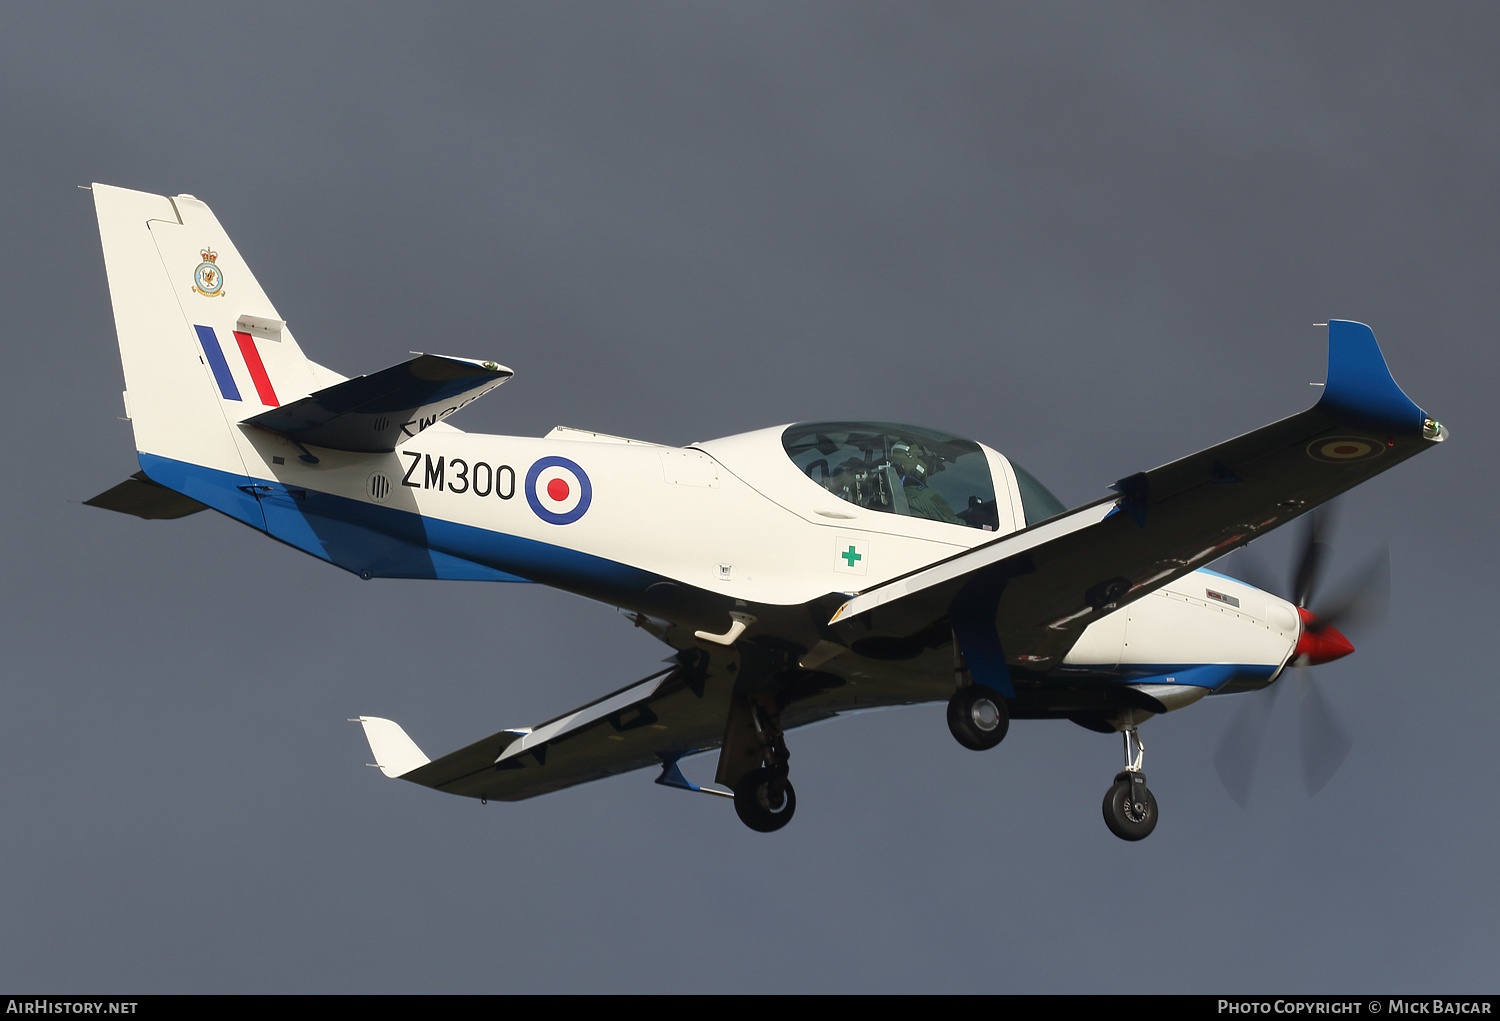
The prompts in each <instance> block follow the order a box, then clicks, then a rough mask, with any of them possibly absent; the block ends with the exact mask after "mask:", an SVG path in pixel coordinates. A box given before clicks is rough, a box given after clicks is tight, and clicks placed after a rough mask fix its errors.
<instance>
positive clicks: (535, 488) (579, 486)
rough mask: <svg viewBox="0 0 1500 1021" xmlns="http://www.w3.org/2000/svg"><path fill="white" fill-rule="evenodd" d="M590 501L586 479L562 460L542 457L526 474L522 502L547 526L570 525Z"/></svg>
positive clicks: (591, 499) (590, 493) (592, 490)
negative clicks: (524, 501)
mask: <svg viewBox="0 0 1500 1021" xmlns="http://www.w3.org/2000/svg"><path fill="white" fill-rule="evenodd" d="M593 499H594V487H593V484H592V483H590V482H589V477H588V475H587V474H585V473H584V470H583V469H582V468H580V467H579V466H578V465H577V464H576V463H575V462H573V461H569V460H568V459H567V458H566V457H544V458H542V459H540V460H539V461H537V462H536V463H535V464H533V465H532V466H531V470H530V471H528V472H527V473H526V502H527V503H529V504H530V505H531V509H532V510H533V511H534V512H535V513H536V516H537V517H539V518H541V519H542V520H543V521H545V522H547V523H548V524H552V525H571V524H572V523H573V522H575V521H577V520H578V519H579V518H581V517H583V515H584V513H585V512H586V511H587V510H588V509H589V504H590V503H592V502H593Z"/></svg>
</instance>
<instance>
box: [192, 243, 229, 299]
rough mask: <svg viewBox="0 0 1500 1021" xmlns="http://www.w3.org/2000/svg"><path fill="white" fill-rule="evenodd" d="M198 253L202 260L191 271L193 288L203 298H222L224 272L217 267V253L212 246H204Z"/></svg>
mask: <svg viewBox="0 0 1500 1021" xmlns="http://www.w3.org/2000/svg"><path fill="white" fill-rule="evenodd" d="M198 254H199V255H200V256H201V257H202V259H203V261H202V262H200V263H198V268H197V269H195V270H194V271H193V290H195V291H197V292H198V293H199V294H201V295H203V296H204V297H205V298H222V297H223V296H224V273H223V271H222V270H220V269H219V253H218V252H216V251H214V250H213V249H212V248H204V249H202V250H200V251H199V252H198Z"/></svg>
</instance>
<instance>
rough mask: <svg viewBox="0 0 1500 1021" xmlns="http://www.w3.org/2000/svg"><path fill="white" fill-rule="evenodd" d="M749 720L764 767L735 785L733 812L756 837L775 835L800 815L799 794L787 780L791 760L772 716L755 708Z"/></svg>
mask: <svg viewBox="0 0 1500 1021" xmlns="http://www.w3.org/2000/svg"><path fill="white" fill-rule="evenodd" d="M750 719H751V721H752V722H753V723H754V725H755V735H756V739H757V741H758V743H759V745H760V755H761V762H762V763H763V764H762V765H761V766H760V767H759V768H758V769H752V770H751V771H750V772H748V773H746V774H745V775H744V776H742V777H741V778H740V779H739V782H738V783H736V784H734V812H735V814H736V815H738V816H739V817H740V822H742V823H744V824H745V825H746V826H748V827H750V828H751V829H752V830H755V831H756V832H757V833H774V832H776V831H777V830H779V829H781V827H783V826H785V825H786V824H787V823H789V822H791V821H792V813H793V812H795V811H797V792H796V791H795V790H793V789H792V782H791V781H790V780H788V779H787V760H789V759H790V758H791V757H792V756H791V753H790V752H788V751H787V749H786V741H785V740H783V738H782V734H781V728H780V727H779V726H777V724H776V721H775V719H774V718H773V717H772V716H771V715H770V714H768V713H767V712H766V711H765V710H764V709H762V708H761V707H760V706H758V705H752V706H750Z"/></svg>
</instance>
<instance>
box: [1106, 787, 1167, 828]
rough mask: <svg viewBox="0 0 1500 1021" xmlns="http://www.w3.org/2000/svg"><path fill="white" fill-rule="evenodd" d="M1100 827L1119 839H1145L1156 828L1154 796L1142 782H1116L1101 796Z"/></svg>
mask: <svg viewBox="0 0 1500 1021" xmlns="http://www.w3.org/2000/svg"><path fill="white" fill-rule="evenodd" d="M1104 825H1106V826H1108V827H1109V831H1110V832H1111V833H1113V834H1114V835H1115V836H1117V837H1119V838H1120V839H1121V840H1145V839H1146V838H1147V837H1149V836H1150V835H1151V831H1152V830H1154V829H1156V797H1155V796H1154V795H1153V794H1152V793H1151V791H1150V789H1149V788H1147V786H1146V785H1145V784H1144V783H1139V784H1133V783H1131V782H1130V781H1129V780H1120V781H1117V782H1116V783H1115V785H1114V786H1113V787H1111V788H1110V789H1109V792H1108V793H1107V794H1105V795H1104Z"/></svg>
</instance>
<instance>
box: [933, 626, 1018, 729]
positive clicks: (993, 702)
mask: <svg viewBox="0 0 1500 1021" xmlns="http://www.w3.org/2000/svg"><path fill="white" fill-rule="evenodd" d="M953 683H954V686H955V687H956V688H957V689H958V690H957V691H955V692H954V693H953V697H952V698H950V699H949V700H948V731H949V733H951V734H952V735H953V739H954V740H955V741H957V742H958V743H959V744H961V745H963V746H964V747H965V748H968V749H971V750H973V751H976V752H983V751H988V750H989V749H991V748H993V747H995V746H996V745H997V744H999V743H1000V742H1001V741H1004V740H1005V734H1006V732H1007V731H1008V730H1010V711H1009V710H1008V709H1007V708H1006V707H1005V699H1004V698H1003V697H1002V696H1001V695H1000V693H999V692H998V691H996V690H995V689H993V688H988V687H985V686H984V685H983V684H975V683H973V681H972V680H970V678H969V671H968V668H967V667H965V666H964V659H963V654H962V653H960V652H959V649H958V641H957V639H955V640H954V642H953Z"/></svg>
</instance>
